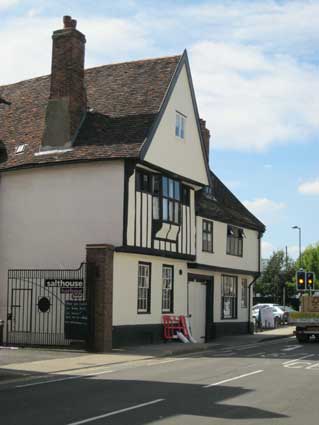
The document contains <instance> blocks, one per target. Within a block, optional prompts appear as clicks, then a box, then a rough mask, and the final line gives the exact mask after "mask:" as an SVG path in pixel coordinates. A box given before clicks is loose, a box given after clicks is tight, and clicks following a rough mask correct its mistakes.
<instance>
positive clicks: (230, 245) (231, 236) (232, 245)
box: [226, 225, 245, 257]
mask: <svg viewBox="0 0 319 425" xmlns="http://www.w3.org/2000/svg"><path fill="white" fill-rule="evenodd" d="M244 237H245V233H244V229H240V228H239V227H235V226H230V225H228V226H227V247H226V254H228V255H237V256H238V257H242V256H243V244H244V243H243V239H244Z"/></svg>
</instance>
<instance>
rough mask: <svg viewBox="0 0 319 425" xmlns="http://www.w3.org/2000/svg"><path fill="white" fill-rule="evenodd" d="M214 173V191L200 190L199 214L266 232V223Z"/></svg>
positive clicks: (197, 202)
mask: <svg viewBox="0 0 319 425" xmlns="http://www.w3.org/2000/svg"><path fill="white" fill-rule="evenodd" d="M211 174H212V192H211V194H207V193H206V192H205V190H201V191H200V192H198V194H197V197H196V210H197V214H198V215H200V216H202V217H206V218H211V219H213V220H217V221H222V222H226V223H229V224H233V225H235V226H242V227H246V228H248V229H253V230H258V231H260V232H265V230H266V228H265V225H264V224H263V223H262V222H261V221H260V220H258V218H256V217H255V216H254V215H253V214H252V213H251V212H250V211H249V210H248V209H247V208H246V207H245V206H244V205H243V204H242V203H241V202H240V201H239V199H237V198H236V196H235V195H234V194H233V193H232V192H231V191H230V190H229V189H228V188H227V187H226V186H225V185H224V183H223V182H222V181H221V180H220V179H219V178H218V177H217V176H216V175H215V174H214V173H211Z"/></svg>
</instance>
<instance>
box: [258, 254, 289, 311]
mask: <svg viewBox="0 0 319 425" xmlns="http://www.w3.org/2000/svg"><path fill="white" fill-rule="evenodd" d="M295 274H296V265H295V262H294V260H293V259H292V258H290V257H289V256H288V257H287V258H286V255H285V253H284V251H283V250H278V251H275V252H274V253H273V254H272V256H271V257H270V259H269V261H268V264H267V267H266V269H265V270H264V271H263V273H262V275H261V277H260V278H259V279H258V281H257V282H256V284H255V293H259V294H261V295H262V296H271V297H273V298H274V300H275V301H276V302H278V303H281V302H282V294H283V286H284V285H286V288H287V291H286V296H287V297H291V296H293V295H294V294H295V293H296V288H295V284H293V282H294V279H295Z"/></svg>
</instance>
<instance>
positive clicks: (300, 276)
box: [296, 270, 306, 291]
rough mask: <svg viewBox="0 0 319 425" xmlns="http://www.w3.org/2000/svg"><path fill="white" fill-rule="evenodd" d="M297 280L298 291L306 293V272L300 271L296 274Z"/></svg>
mask: <svg viewBox="0 0 319 425" xmlns="http://www.w3.org/2000/svg"><path fill="white" fill-rule="evenodd" d="M296 280H297V282H296V283H297V290H298V291H304V290H305V289H306V272H305V271H303V270H298V271H297V274H296Z"/></svg>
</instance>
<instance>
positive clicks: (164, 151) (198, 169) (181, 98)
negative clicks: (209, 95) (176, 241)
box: [144, 65, 208, 185]
mask: <svg viewBox="0 0 319 425" xmlns="http://www.w3.org/2000/svg"><path fill="white" fill-rule="evenodd" d="M176 111H178V112H181V113H182V114H183V115H186V117H187V118H186V127H185V139H180V138H178V137H176V136H175V123H176ZM144 159H145V161H147V162H150V163H152V164H154V165H157V166H159V167H162V168H164V169H166V170H169V171H171V172H174V173H176V174H179V175H181V176H185V177H187V178H189V179H192V180H194V181H197V182H200V183H202V184H205V185H207V184H208V181H207V173H206V167H205V159H204V154H203V152H202V147H201V143H200V137H199V133H198V128H197V123H196V117H195V111H194V108H193V103H192V97H191V90H190V85H189V80H188V76H187V72H186V66H185V65H184V66H183V67H182V69H181V72H180V75H179V77H178V79H177V81H176V85H175V87H174V89H173V92H172V94H171V97H170V99H169V102H168V104H167V107H166V110H165V111H164V114H163V116H162V118H161V121H160V123H159V126H158V128H157V130H156V132H155V134H154V137H153V139H152V141H151V144H150V146H149V148H148V150H147V152H146V155H145V158H144Z"/></svg>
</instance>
